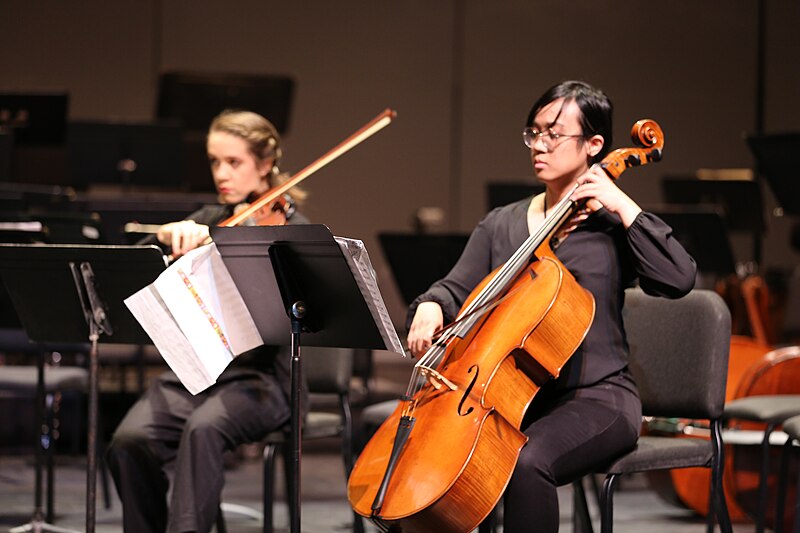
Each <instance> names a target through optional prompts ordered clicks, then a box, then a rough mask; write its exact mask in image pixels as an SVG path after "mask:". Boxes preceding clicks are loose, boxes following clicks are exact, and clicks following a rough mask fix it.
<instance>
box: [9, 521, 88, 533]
mask: <svg viewBox="0 0 800 533" xmlns="http://www.w3.org/2000/svg"><path fill="white" fill-rule="evenodd" d="M8 531H9V533H28V532H32V533H42V532H51V533H78V531H76V530H73V529H67V528H64V527H58V526H54V525H53V524H48V523H47V522H45V521H44V520H36V519H34V520H31V521H30V522H28V523H27V524H22V525H21V526H17V527H12V528H11V529H9V530H8Z"/></svg>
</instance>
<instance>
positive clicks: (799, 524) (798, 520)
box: [775, 415, 800, 533]
mask: <svg viewBox="0 0 800 533" xmlns="http://www.w3.org/2000/svg"><path fill="white" fill-rule="evenodd" d="M783 431H784V432H785V433H786V435H787V436H788V438H787V439H786V444H784V446H783V454H782V461H781V471H780V472H781V475H780V478H779V480H778V497H777V504H776V506H775V516H777V517H782V516H783V509H784V505H785V502H784V500H785V498H786V488H787V484H788V480H789V475H788V473H789V461H790V460H791V455H792V452H793V451H795V452H796V451H797V446H798V444H800V415H798V416H794V417H792V418H790V419H788V420H785V421H784V422H783ZM775 523H776V526H775V532H776V533H779V532H780V530H781V527H780V526H779V525H778V524H781V525H782V520H776V522H775ZM792 531H793V533H800V468H798V476H797V492H796V493H795V502H794V527H793V528H792Z"/></svg>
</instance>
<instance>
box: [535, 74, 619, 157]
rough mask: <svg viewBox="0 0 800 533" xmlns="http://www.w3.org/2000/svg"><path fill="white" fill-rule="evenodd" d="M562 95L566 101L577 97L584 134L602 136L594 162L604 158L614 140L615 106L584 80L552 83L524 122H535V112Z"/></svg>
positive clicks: (585, 135)
mask: <svg viewBox="0 0 800 533" xmlns="http://www.w3.org/2000/svg"><path fill="white" fill-rule="evenodd" d="M559 98H563V99H564V101H565V102H569V101H574V102H575V103H576V104H578V108H579V109H580V110H581V118H580V124H581V131H582V132H583V136H584V138H587V139H588V138H589V137H592V136H593V135H600V136H601V137H603V141H604V142H603V148H602V149H601V150H600V152H599V153H598V154H597V155H595V156H594V157H593V158H592V163H596V162H598V161H601V160H602V159H603V158H604V157H605V156H606V154H607V153H608V152H609V151H610V150H611V144H612V142H613V141H614V133H613V128H612V118H613V113H614V106H613V104H612V103H611V100H610V99H609V98H608V96H606V94H605V93H604V92H603V91H601V90H600V89H598V88H596V87H593V86H591V85H589V84H588V83H585V82H582V81H572V80H571V81H564V82H561V83H559V84H557V85H553V86H552V87H550V88H549V89H547V91H545V93H544V94H543V95H542V96H540V97H539V99H538V100H537V101H536V103H534V104H533V107H531V111H530V113H528V120H527V121H526V122H525V125H526V126H528V127H531V126H533V121H534V120H535V119H536V114H537V113H539V111H541V109H542V108H543V107H544V106H546V105H547V104H549V103H550V102H552V101H554V100H558V99H559Z"/></svg>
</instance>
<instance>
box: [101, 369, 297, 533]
mask: <svg viewBox="0 0 800 533" xmlns="http://www.w3.org/2000/svg"><path fill="white" fill-rule="evenodd" d="M230 370H231V369H229V370H226V371H225V372H224V373H223V374H222V375H221V376H220V379H219V380H218V382H217V383H216V384H215V385H214V386H212V387H211V388H209V389H208V390H206V391H204V392H202V393H200V394H198V395H196V396H192V394H190V393H189V392H188V391H187V390H186V389H185V388H184V387H183V386H182V385H181V384H180V382H179V381H178V379H177V378H176V377H175V375H174V374H173V373H172V372H167V373H166V374H164V375H162V376H160V377H159V378H158V379H157V380H156V382H155V383H154V384H153V386H152V387H151V388H150V389H148V390H147V392H145V394H144V395H143V396H142V398H141V399H140V400H139V401H138V402H137V403H136V404H135V405H134V406H133V407H132V408H131V410H130V411H129V412H128V413H127V414H126V415H125V418H124V419H123V420H122V422H121V423H120V425H119V427H118V428H117V430H116V432H115V433H114V437H113V438H112V441H111V444H110V446H109V452H108V453H109V458H108V460H109V467H110V470H111V473H112V475H113V477H114V483H115V484H116V487H117V492H118V493H119V496H120V499H121V500H122V508H123V512H122V517H123V527H124V530H125V531H126V532H129V533H149V532H158V533H162V532H164V531H170V532H175V533H179V532H187V531H197V532H207V531H210V529H211V527H212V525H213V524H214V521H215V519H216V516H217V512H218V510H219V504H220V497H221V493H222V486H223V483H224V465H223V454H224V452H225V451H227V450H232V449H234V448H235V447H236V446H238V445H239V444H242V443H245V442H253V441H257V440H260V439H262V438H264V437H265V436H266V435H267V433H269V432H270V431H273V430H275V429H277V428H279V427H280V426H281V425H283V424H285V423H286V422H287V421H288V420H289V417H290V408H289V404H288V401H287V399H286V396H285V394H284V392H283V391H282V389H281V387H280V385H279V383H278V381H277V380H276V379H275V377H274V376H271V375H269V374H264V373H260V372H257V371H254V370H243V369H236V370H235V371H233V372H231V371H230ZM172 461H174V462H175V474H174V483H173V484H174V486H173V490H172V497H171V500H170V506H169V508H170V511H169V513H167V490H168V488H169V482H168V478H167V475H166V473H165V472H164V466H165V465H166V464H168V463H170V462H172Z"/></svg>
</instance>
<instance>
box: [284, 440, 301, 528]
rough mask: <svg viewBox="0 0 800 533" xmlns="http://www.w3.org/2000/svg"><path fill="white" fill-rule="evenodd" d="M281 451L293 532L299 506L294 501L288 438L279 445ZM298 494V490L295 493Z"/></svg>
mask: <svg viewBox="0 0 800 533" xmlns="http://www.w3.org/2000/svg"><path fill="white" fill-rule="evenodd" d="M281 451H282V455H283V477H284V478H285V480H286V503H287V504H288V507H289V531H294V530H295V524H294V517H295V512H294V511H295V509H297V506H298V505H299V504H300V502H298V501H297V500H295V486H294V482H295V480H294V476H292V452H293V450H292V443H291V439H290V438H289V437H287V438H286V441H284V442H283V444H282V445H281ZM297 492H299V490H298V491H297Z"/></svg>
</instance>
